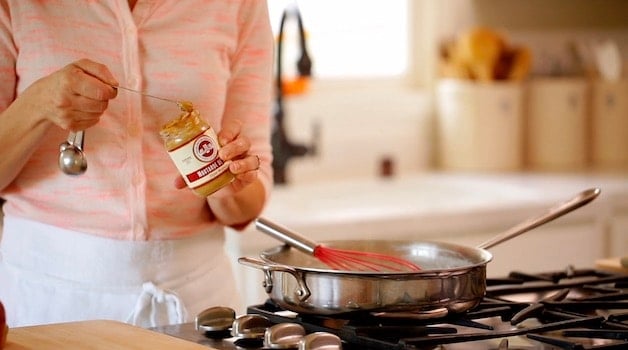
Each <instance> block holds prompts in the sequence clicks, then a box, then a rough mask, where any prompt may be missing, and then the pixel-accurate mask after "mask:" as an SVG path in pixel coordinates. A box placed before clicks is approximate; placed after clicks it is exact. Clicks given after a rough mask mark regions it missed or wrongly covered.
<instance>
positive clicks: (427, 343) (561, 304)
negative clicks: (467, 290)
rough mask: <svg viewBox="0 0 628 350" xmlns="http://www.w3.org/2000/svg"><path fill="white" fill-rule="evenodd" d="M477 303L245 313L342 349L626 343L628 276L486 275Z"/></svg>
mask: <svg viewBox="0 0 628 350" xmlns="http://www.w3.org/2000/svg"><path fill="white" fill-rule="evenodd" d="M486 282H487V291H486V296H485V297H484V298H483V300H482V302H481V303H480V305H478V306H477V307H475V308H474V309H472V310H470V311H467V312H465V313H462V314H453V315H442V316H439V315H436V316H435V317H430V318H426V317H425V316H424V314H420V315H418V314H417V315H414V314H412V313H408V312H405V313H394V312H392V313H372V312H370V313H367V312H360V313H348V314H342V315H334V316H316V315H304V314H296V313H293V312H290V311H286V310H282V309H281V308H279V307H278V306H277V305H275V304H274V303H273V302H272V301H270V300H268V301H266V302H265V303H263V304H260V305H252V306H249V307H248V308H247V316H252V315H254V316H256V317H261V318H263V319H264V320H267V322H268V324H269V325H274V324H286V323H296V324H299V325H301V326H302V328H303V329H304V330H305V332H306V333H307V334H313V333H316V332H324V333H328V334H333V335H335V336H337V337H338V338H339V339H341V340H342V348H343V349H349V350H351V349H400V350H405V349H434V348H437V349H517V350H520V349H583V350H584V349H628V275H622V274H612V273H607V272H602V271H598V270H588V269H586V270H585V269H573V268H567V269H566V270H565V271H551V272H545V273H536V274H528V273H523V272H517V271H514V272H511V273H510V274H509V275H508V276H505V277H504V278H489V279H487V280H486ZM155 330H156V331H159V332H163V333H167V334H170V335H173V336H176V337H180V338H184V339H187V340H192V341H195V342H197V343H199V344H205V345H207V346H208V347H212V348H216V349H268V348H276V347H266V348H265V347H264V344H263V338H262V339H250V338H247V339H244V338H239V337H237V336H235V337H234V336H232V333H233V332H229V331H227V332H224V331H223V332H206V333H204V332H201V331H197V330H195V326H194V325H193V324H183V325H172V326H167V327H160V328H156V329H155Z"/></svg>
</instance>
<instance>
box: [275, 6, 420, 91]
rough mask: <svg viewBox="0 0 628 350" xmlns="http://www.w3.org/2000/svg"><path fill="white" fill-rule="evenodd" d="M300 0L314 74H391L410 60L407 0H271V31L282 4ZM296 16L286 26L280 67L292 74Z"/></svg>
mask: <svg viewBox="0 0 628 350" xmlns="http://www.w3.org/2000/svg"><path fill="white" fill-rule="evenodd" d="M291 6H297V7H298V9H299V11H300V12H301V17H302V19H303V26H304V28H305V32H306V42H307V48H308V53H309V55H310V58H311V60H312V62H313V64H312V74H313V76H314V77H315V78H317V79H319V78H369V77H391V76H400V75H403V74H405V73H406V71H407V66H408V52H409V49H408V15H407V13H408V12H407V10H408V9H407V8H408V3H407V1H406V0H388V1H386V0H340V1H331V0H327V1H325V0H299V1H294V0H268V7H269V13H270V20H271V24H272V27H273V32H274V33H275V35H276V36H277V35H278V34H279V25H280V22H281V16H282V14H283V11H284V9H286V8H290V7H291ZM297 28H298V27H297V21H296V19H295V17H293V16H291V17H289V20H288V21H286V23H285V26H284V33H283V36H284V40H283V48H282V51H283V52H282V60H283V64H282V71H283V72H284V73H285V74H286V75H289V74H294V73H295V71H296V68H295V64H294V62H295V61H296V58H297V57H298V56H297V54H298V47H299V46H298V43H299V41H298V40H299V35H298V29H297Z"/></svg>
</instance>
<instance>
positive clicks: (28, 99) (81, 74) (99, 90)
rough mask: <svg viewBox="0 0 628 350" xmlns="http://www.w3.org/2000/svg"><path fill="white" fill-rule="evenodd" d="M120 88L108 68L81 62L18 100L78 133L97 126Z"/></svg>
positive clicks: (25, 93) (53, 121)
mask: <svg viewBox="0 0 628 350" xmlns="http://www.w3.org/2000/svg"><path fill="white" fill-rule="evenodd" d="M117 85H118V82H117V81H116V79H115V78H114V77H113V75H112V74H111V72H110V71H109V69H108V68H107V67H106V66H104V65H102V64H100V63H97V62H94V61H91V60H88V59H81V60H78V61H76V62H73V63H71V64H69V65H67V66H65V67H63V68H62V69H60V70H58V71H56V72H54V73H52V74H50V75H48V76H46V77H43V78H41V79H39V80H37V81H36V82H35V83H33V84H32V85H31V86H30V87H28V88H27V89H26V90H25V91H24V93H23V94H22V95H21V96H20V98H19V100H21V102H22V103H27V104H28V105H30V106H31V108H33V109H35V110H37V111H38V112H39V113H37V115H40V116H43V117H44V118H46V119H48V120H49V121H51V122H52V123H53V124H55V125H57V126H59V127H60V128H62V129H65V130H72V131H79V130H85V129H87V128H89V127H90V126H93V125H95V124H96V123H98V121H99V120H100V116H101V115H102V113H103V112H104V111H105V110H106V109H107V106H108V102H109V100H110V99H112V98H114V97H116V95H117V90H116V89H114V88H113V87H112V86H117Z"/></svg>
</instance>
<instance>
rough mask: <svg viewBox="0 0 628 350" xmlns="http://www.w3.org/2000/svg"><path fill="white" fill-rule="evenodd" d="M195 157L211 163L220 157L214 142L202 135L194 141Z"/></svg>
mask: <svg viewBox="0 0 628 350" xmlns="http://www.w3.org/2000/svg"><path fill="white" fill-rule="evenodd" d="M193 152H194V156H195V157H196V159H198V160H200V161H201V162H211V161H212V160H214V158H216V156H217V155H218V152H217V147H216V146H215V145H214V140H212V138H211V137H209V136H207V135H202V136H200V137H199V138H197V139H196V140H195V141H194V147H193Z"/></svg>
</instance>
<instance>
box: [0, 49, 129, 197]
mask: <svg viewBox="0 0 628 350" xmlns="http://www.w3.org/2000/svg"><path fill="white" fill-rule="evenodd" d="M5 71H6V70H5ZM6 79H11V78H6ZM8 81H9V82H10V81H13V82H15V78H12V79H11V80H8ZM4 82H5V84H4V87H3V88H4V89H8V90H11V91H15V83H13V84H11V83H8V84H6V82H7V80H4ZM105 82H107V83H105ZM108 84H111V85H117V82H116V80H115V79H114V78H113V76H112V75H111V73H110V72H109V70H108V69H107V68H106V67H105V66H103V65H101V64H99V63H96V62H93V61H90V60H86V59H83V60H79V61H77V62H74V63H71V64H69V65H67V66H66V67H64V68H62V69H60V70H58V71H56V72H54V73H52V74H50V75H48V76H46V77H43V78H41V79H39V80H37V81H36V82H35V83H33V84H32V85H31V86H29V87H28V88H27V89H26V90H24V92H23V93H22V94H20V96H18V97H17V98H16V99H15V100H14V101H13V102H10V104H9V105H8V107H7V108H6V109H5V110H4V111H3V112H2V113H0V120H2V123H0V149H2V150H3V151H2V157H0V189H4V188H5V187H6V186H8V185H9V184H10V183H11V182H12V181H13V179H15V177H17V176H18V174H19V173H20V171H21V170H22V168H23V167H24V165H25V164H26V162H27V161H28V159H29V158H30V156H31V155H32V153H33V152H34V150H35V149H36V148H37V147H38V145H39V144H40V143H41V142H46V139H45V134H46V131H47V130H48V129H49V128H51V127H53V126H56V127H59V128H62V129H66V130H72V131H78V130H84V129H87V128H89V127H90V126H92V125H94V124H96V123H97V122H98V120H99V119H100V116H101V115H102V113H103V112H104V111H105V109H106V108H107V104H108V101H109V99H111V98H114V97H115V96H116V90H115V89H114V88H112V87H111V86H110V85H108Z"/></svg>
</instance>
